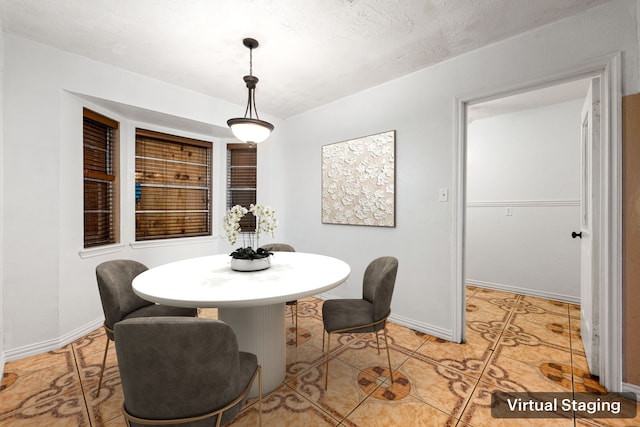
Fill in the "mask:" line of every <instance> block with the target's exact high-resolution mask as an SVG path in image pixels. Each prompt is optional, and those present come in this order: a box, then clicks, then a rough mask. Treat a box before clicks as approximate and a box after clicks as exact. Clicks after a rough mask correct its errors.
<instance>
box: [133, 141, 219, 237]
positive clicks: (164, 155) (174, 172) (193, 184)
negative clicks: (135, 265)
mask: <svg viewBox="0 0 640 427" xmlns="http://www.w3.org/2000/svg"><path fill="white" fill-rule="evenodd" d="M211 147H212V144H211V143H210V142H207V141H200V140H196V139H190V138H184V137H180V136H175V135H169V134H164V133H160V132H153V131H149V130H144V129H136V188H135V194H136V196H135V197H136V241H142V240H157V239H167V238H180V237H193V236H209V235H211Z"/></svg>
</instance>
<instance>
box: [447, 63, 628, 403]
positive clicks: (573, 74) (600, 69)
mask: <svg viewBox="0 0 640 427" xmlns="http://www.w3.org/2000/svg"><path fill="white" fill-rule="evenodd" d="M593 77H599V78H600V81H601V82H602V86H601V90H600V93H601V105H602V115H601V131H602V132H601V138H600V139H599V140H598V141H594V142H595V144H596V146H597V147H596V150H595V151H594V156H593V159H592V162H593V164H594V165H596V166H597V167H596V168H595V169H594V170H595V173H596V174H597V179H598V181H599V185H598V186H597V188H595V189H594V190H595V191H596V192H597V195H598V197H597V198H596V199H595V200H596V203H597V209H598V212H599V213H600V214H601V218H600V221H599V222H598V224H597V227H599V231H600V234H599V239H598V242H596V243H595V246H596V247H595V248H594V251H595V252H594V260H595V263H597V265H598V266H599V269H598V272H597V278H596V281H597V282H598V287H597V294H598V295H599V304H596V306H594V307H595V312H596V313H597V316H598V317H599V320H600V321H599V329H600V331H602V333H601V340H600V342H599V343H598V350H599V354H600V364H599V366H600V367H601V370H600V380H601V382H602V384H603V385H604V386H605V387H606V388H607V389H608V390H610V391H621V388H622V341H621V330H622V320H621V316H620V313H621V309H620V307H621V299H620V296H621V288H622V286H621V269H622V267H621V264H620V257H619V254H620V247H621V238H620V226H621V217H620V194H619V193H620V173H621V167H620V164H621V156H620V146H621V141H620V131H619V127H620V115H619V105H620V89H619V79H620V56H619V55H618V54H616V55H611V56H609V57H607V58H604V59H600V60H594V61H593V63H590V64H585V65H584V66H582V67H579V68H578V69H575V70H572V71H569V72H566V73H562V74H559V75H557V76H555V77H554V78H549V79H546V80H544V81H540V82H535V83H531V82H529V83H527V84H523V85H522V86H521V87H517V88H509V89H505V90H504V91H501V92H498V91H496V93H494V94H489V95H487V94H482V95H481V96H480V95H479V96H476V97H469V98H467V99H458V100H457V104H456V106H457V116H458V121H457V129H458V138H457V139H458V145H457V147H456V153H455V158H456V165H455V167H454V169H455V179H456V183H455V184H456V185H455V188H456V197H455V202H456V215H455V225H456V227H455V229H456V232H455V234H456V235H455V253H456V258H455V266H454V270H455V279H456V282H457V284H458V286H457V287H456V295H455V299H456V304H455V313H454V316H455V319H454V320H455V323H454V324H455V328H454V336H456V337H458V338H459V339H460V340H463V339H464V334H465V300H464V295H465V291H464V290H465V285H466V279H467V276H466V266H467V262H468V260H467V259H466V258H465V248H466V244H467V235H466V233H467V230H466V229H465V224H466V206H467V191H468V188H467V185H466V174H467V163H466V160H467V159H466V155H467V146H466V144H467V140H466V138H467V133H466V132H467V127H466V121H467V107H468V106H471V105H474V104H479V103H483V102H487V101H493V100H497V99H500V98H506V97H509V96H512V95H515V94H523V93H525V92H530V91H532V90H537V89H542V88H549V87H552V86H557V85H560V84H565V83H567V82H573V81H576V80H580V79H586V78H593ZM578 161H579V159H578ZM506 208H507V207H505V209H506ZM505 213H506V215H508V213H507V211H505ZM578 221H579V218H578ZM579 225H580V224H577V226H579ZM552 299H553V298H552Z"/></svg>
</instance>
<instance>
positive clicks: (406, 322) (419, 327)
mask: <svg viewBox="0 0 640 427" xmlns="http://www.w3.org/2000/svg"><path fill="white" fill-rule="evenodd" d="M314 296H315V297H316V298H318V299H321V300H323V301H326V300H328V299H341V298H342V297H339V296H335V295H330V294H327V293H322V294H318V295H314ZM389 321H390V322H393V323H397V324H398V325H402V326H405V327H407V328H410V329H413V330H414V331H418V332H422V333H425V334H429V335H433V336H434V337H438V338H442V339H443V340H447V341H453V333H452V331H450V330H448V329H444V328H440V327H438V326H433V325H430V324H428V323H423V322H417V321H415V320H414V319H410V318H408V317H404V316H400V315H397V314H394V313H391V315H390V316H389Z"/></svg>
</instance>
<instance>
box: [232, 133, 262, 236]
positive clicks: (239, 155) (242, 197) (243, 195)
mask: <svg viewBox="0 0 640 427" xmlns="http://www.w3.org/2000/svg"><path fill="white" fill-rule="evenodd" d="M256 188H257V150H256V149H255V147H254V148H249V147H248V146H246V145H244V144H242V145H240V144H229V145H227V209H229V208H231V207H232V206H235V205H241V206H244V207H245V208H247V209H249V206H250V205H251V204H252V203H253V204H255V203H256ZM240 228H241V229H242V230H243V231H253V230H255V228H256V219H255V217H254V216H253V215H250V214H247V215H245V216H244V217H243V218H242V220H241V221H240Z"/></svg>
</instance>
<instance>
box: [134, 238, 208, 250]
mask: <svg viewBox="0 0 640 427" xmlns="http://www.w3.org/2000/svg"><path fill="white" fill-rule="evenodd" d="M216 240H218V237H215V236H201V237H183V238H179V239H162V240H148V241H142V242H131V243H129V246H131V248H132V249H146V248H161V247H166V246H181V245H197V244H201V243H212V242H215V241H216Z"/></svg>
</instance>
